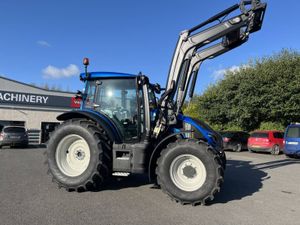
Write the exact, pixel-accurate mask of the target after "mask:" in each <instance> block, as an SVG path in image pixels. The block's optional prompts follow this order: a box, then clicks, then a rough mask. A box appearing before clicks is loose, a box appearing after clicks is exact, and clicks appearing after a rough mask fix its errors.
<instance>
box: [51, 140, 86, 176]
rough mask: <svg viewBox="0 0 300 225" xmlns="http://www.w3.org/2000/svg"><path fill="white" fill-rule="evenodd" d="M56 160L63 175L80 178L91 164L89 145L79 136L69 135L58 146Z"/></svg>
mask: <svg viewBox="0 0 300 225" xmlns="http://www.w3.org/2000/svg"><path fill="white" fill-rule="evenodd" d="M55 159H56V162H57V166H58V168H59V170H60V171H61V172H62V173H64V174H65V175H67V176H70V177H76V176H79V175H81V174H82V173H83V172H84V171H85V170H86V169H87V167H88V165H89V162H90V148H89V145H88V143H87V142H86V141H85V140H84V139H83V138H82V137H81V136H79V135H77V134H70V135H67V136H66V137H64V138H63V139H62V140H61V141H60V142H59V144H58V145H57V148H56V153H55Z"/></svg>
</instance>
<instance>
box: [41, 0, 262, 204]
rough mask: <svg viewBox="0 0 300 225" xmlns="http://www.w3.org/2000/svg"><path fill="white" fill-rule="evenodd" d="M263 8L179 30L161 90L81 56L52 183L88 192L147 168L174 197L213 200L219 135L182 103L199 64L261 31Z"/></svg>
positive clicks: (253, 6) (255, 2) (252, 6)
mask: <svg viewBox="0 0 300 225" xmlns="http://www.w3.org/2000/svg"><path fill="white" fill-rule="evenodd" d="M265 10H266V3H261V2H260V1H259V0H252V1H241V3H240V4H236V5H234V6H232V7H230V8H228V9H226V10H224V11H222V12H220V13H218V14H217V15H215V16H213V17H212V18H210V19H209V20H207V21H205V22H203V23H201V24H199V25H197V26H195V27H193V28H191V29H189V30H185V31H183V32H182V33H181V34H180V36H179V39H178V42H177V47H176V49H175V51H174V55H173V59H172V63H171V66H170V70H169V75H168V79H167V84H166V87H165V88H161V87H160V85H158V84H153V83H151V82H150V81H149V79H148V77H147V76H145V75H143V74H141V73H140V74H138V75H133V74H125V73H112V72H88V71H87V66H88V64H89V62H88V59H87V58H85V59H84V65H85V73H82V74H81V75H80V79H81V81H83V82H84V84H85V89H84V92H78V94H77V97H78V98H80V99H82V103H81V108H80V109H79V110H74V111H70V112H67V113H64V114H61V115H59V116H58V117H57V119H58V120H60V121H63V123H62V124H61V125H60V126H59V127H58V128H57V129H56V130H55V131H54V132H53V133H52V134H51V136H50V140H49V142H48V145H47V163H48V167H49V173H50V174H51V175H52V177H53V181H55V182H56V183H57V184H58V186H59V187H63V188H65V189H67V190H68V191H72V190H73V191H86V190H95V189H97V190H98V189H101V187H102V186H103V183H104V182H106V181H109V178H110V177H111V176H128V175H130V174H148V176H149V182H152V183H155V184H156V185H157V186H158V187H160V188H161V189H162V190H163V191H164V192H165V193H166V194H168V195H169V196H170V197H171V198H172V199H173V200H175V201H176V202H180V203H182V204H193V205H196V204H199V203H202V204H205V203H206V202H207V201H209V200H212V199H213V198H214V195H215V194H216V193H217V192H219V191H220V187H221V185H222V183H223V181H224V171H225V168H226V157H225V153H224V151H223V147H222V145H223V143H222V138H221V136H220V135H219V134H218V133H217V132H215V131H214V130H213V129H212V128H210V127H209V126H208V125H207V124H206V123H204V122H203V121H200V120H198V119H196V118H190V117H187V116H185V115H183V113H182V106H183V104H184V102H185V100H186V98H187V95H188V96H189V98H192V97H193V93H194V89H195V84H196V80H197V76H198V71H199V68H200V65H201V64H202V63H203V62H204V61H205V60H207V59H212V58H214V57H216V56H219V55H221V54H223V53H225V52H228V51H230V50H232V49H234V48H236V47H238V46H240V45H242V44H244V43H245V42H246V41H247V40H248V38H249V35H250V34H251V33H253V32H256V31H258V30H260V29H261V26H262V22H263V18H264V14H265ZM230 15H231V17H229V16H230ZM228 17H229V18H228ZM162 91H163V93H162V94H161V95H160V97H159V98H158V97H156V95H159V94H160V93H161V92H162Z"/></svg>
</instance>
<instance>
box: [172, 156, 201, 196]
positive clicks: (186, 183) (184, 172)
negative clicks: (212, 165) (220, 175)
mask: <svg viewBox="0 0 300 225" xmlns="http://www.w3.org/2000/svg"><path fill="white" fill-rule="evenodd" d="M170 176H171V179H172V181H173V183H174V184H175V185H176V186H177V187H178V188H179V189H181V190H183V191H188V192H191V191H196V190H198V189H199V188H200V187H202V185H203V184H204V182H205V180H206V176H207V175H206V168H205V166H204V164H203V163H202V161H201V160H200V159H199V158H197V157H196V156H194V155H190V154H184V155H180V156H177V157H176V158H175V159H174V160H173V161H172V163H171V166H170Z"/></svg>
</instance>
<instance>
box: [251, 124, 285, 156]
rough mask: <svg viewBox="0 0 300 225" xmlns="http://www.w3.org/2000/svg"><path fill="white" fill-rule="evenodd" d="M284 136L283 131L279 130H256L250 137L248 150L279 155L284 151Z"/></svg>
mask: <svg viewBox="0 0 300 225" xmlns="http://www.w3.org/2000/svg"><path fill="white" fill-rule="evenodd" d="M283 136H284V135H283V132H281V131H277V130H269V131H255V132H253V133H252V134H251V135H250V137H249V139H248V150H249V151H250V152H270V153H271V154H272V155H279V154H280V152H282V151H283Z"/></svg>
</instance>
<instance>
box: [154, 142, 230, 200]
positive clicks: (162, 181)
mask: <svg viewBox="0 0 300 225" xmlns="http://www.w3.org/2000/svg"><path fill="white" fill-rule="evenodd" d="M156 174H157V182H158V184H159V185H160V186H161V188H162V190H163V191H164V192H165V193H167V194H168V195H169V196H170V197H171V198H172V199H174V200H176V201H177V202H180V203H182V204H193V205H196V204H198V203H202V204H205V202H206V201H207V200H213V198H214V195H215V194H216V193H217V192H219V191H220V186H221V184H222V183H223V177H224V169H223V166H222V160H221V159H220V158H219V156H218V155H217V154H215V153H214V152H213V151H212V149H211V148H210V147H209V146H208V145H207V144H205V143H202V142H197V141H196V140H189V139H186V140H179V141H178V142H175V143H171V144H169V145H168V146H167V148H166V149H164V150H163V151H162V152H161V156H160V158H159V159H158V165H157V168H156Z"/></svg>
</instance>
